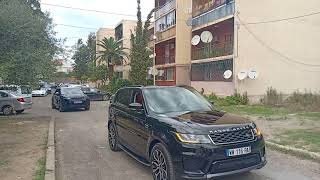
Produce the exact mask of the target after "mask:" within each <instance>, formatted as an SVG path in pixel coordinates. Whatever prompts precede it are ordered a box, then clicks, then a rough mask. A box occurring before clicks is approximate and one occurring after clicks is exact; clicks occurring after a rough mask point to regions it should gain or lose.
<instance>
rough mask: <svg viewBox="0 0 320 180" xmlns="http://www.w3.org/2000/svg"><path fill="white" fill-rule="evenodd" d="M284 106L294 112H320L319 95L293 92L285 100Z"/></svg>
mask: <svg viewBox="0 0 320 180" xmlns="http://www.w3.org/2000/svg"><path fill="white" fill-rule="evenodd" d="M285 106H286V107H288V108H290V109H292V110H296V111H299V110H301V111H320V94H313V93H311V92H304V93H301V92H299V91H295V92H294V93H293V94H291V95H290V96H289V97H288V98H287V99H286V100H285Z"/></svg>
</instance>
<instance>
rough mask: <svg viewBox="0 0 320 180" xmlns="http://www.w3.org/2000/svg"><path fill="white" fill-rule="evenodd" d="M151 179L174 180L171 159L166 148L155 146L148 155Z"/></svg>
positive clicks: (160, 145)
mask: <svg viewBox="0 0 320 180" xmlns="http://www.w3.org/2000/svg"><path fill="white" fill-rule="evenodd" d="M150 160H151V168H152V175H153V179H155V180H175V176H174V170H173V164H172V158H171V155H170V153H169V152H168V150H167V149H166V147H165V146H164V145H162V144H160V143H159V144H156V145H155V146H154V147H153V148H152V151H151V155H150Z"/></svg>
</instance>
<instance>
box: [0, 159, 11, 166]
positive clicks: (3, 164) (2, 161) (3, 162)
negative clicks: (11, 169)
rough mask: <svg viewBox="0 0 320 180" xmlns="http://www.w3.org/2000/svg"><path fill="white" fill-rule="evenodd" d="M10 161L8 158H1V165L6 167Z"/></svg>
mask: <svg viewBox="0 0 320 180" xmlns="http://www.w3.org/2000/svg"><path fill="white" fill-rule="evenodd" d="M8 163H9V162H8V161H7V160H0V167H4V166H6V165H7V164H8Z"/></svg>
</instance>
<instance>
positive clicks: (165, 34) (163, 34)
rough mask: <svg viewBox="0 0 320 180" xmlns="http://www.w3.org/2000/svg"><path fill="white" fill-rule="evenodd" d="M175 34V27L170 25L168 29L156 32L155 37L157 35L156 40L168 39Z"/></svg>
mask: <svg viewBox="0 0 320 180" xmlns="http://www.w3.org/2000/svg"><path fill="white" fill-rule="evenodd" d="M175 35H176V27H171V28H170V29H168V30H165V31H163V32H156V37H157V40H156V42H159V41H163V40H166V39H170V38H172V37H174V36H175Z"/></svg>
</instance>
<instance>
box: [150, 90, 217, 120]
mask: <svg viewBox="0 0 320 180" xmlns="http://www.w3.org/2000/svg"><path fill="white" fill-rule="evenodd" d="M144 95H145V98H146V101H147V103H148V106H149V108H150V110H151V111H153V112H155V113H160V114H162V113H171V112H183V111H210V110H212V106H211V104H210V103H209V102H208V101H207V100H205V98H204V97H203V96H201V95H200V94H199V93H198V92H197V91H195V90H192V89H186V88H182V87H168V88H150V89H144Z"/></svg>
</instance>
